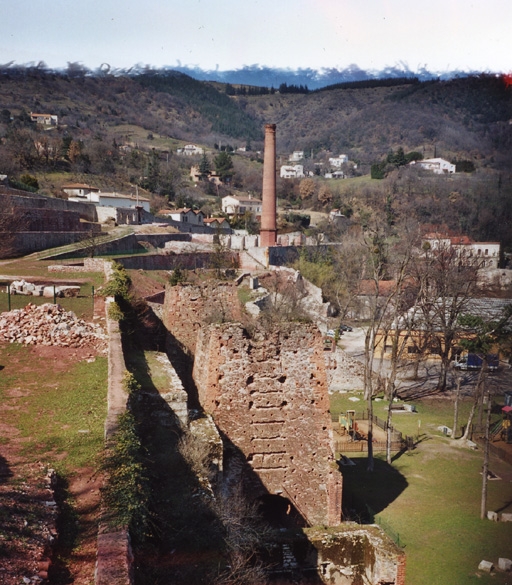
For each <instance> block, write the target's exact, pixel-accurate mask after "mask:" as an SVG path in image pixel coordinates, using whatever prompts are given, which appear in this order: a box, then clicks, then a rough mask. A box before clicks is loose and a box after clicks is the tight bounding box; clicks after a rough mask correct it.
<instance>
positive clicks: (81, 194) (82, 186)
mask: <svg viewBox="0 0 512 585" xmlns="http://www.w3.org/2000/svg"><path fill="white" fill-rule="evenodd" d="M62 190H63V191H64V193H66V195H67V196H68V199H70V198H71V197H78V198H79V199H80V201H85V200H86V201H90V200H91V199H90V197H91V194H92V193H99V191H100V190H99V189H98V188H97V187H93V186H91V185H87V183H68V184H67V185H63V187H62ZM70 200H71V201H75V199H70Z"/></svg>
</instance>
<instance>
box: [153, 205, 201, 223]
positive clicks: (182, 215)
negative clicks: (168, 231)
mask: <svg viewBox="0 0 512 585" xmlns="http://www.w3.org/2000/svg"><path fill="white" fill-rule="evenodd" d="M158 215H160V216H164V217H167V218H168V219H172V220H173V221H179V222H180V223H187V224H189V225H199V226H203V225H205V224H204V221H205V216H204V213H203V212H202V211H201V210H200V209H191V208H190V207H183V208H181V209H162V210H161V211H159V212H158Z"/></svg>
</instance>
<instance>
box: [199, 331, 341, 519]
mask: <svg viewBox="0 0 512 585" xmlns="http://www.w3.org/2000/svg"><path fill="white" fill-rule="evenodd" d="M194 364H195V365H194V381H195V383H196V385H197V387H198V392H199V399H200V402H201V404H202V406H203V408H204V409H205V410H206V411H207V412H209V413H211V414H212V415H213V417H214V420H215V422H216V424H217V425H218V426H219V428H220V429H221V430H222V432H223V433H225V434H226V435H227V437H228V438H229V439H230V440H231V441H232V442H233V443H234V444H235V445H236V446H237V447H238V448H239V449H240V450H241V451H242V452H243V454H244V455H245V457H246V460H247V462H248V463H249V465H250V466H251V467H252V469H253V470H254V471H255V472H256V473H257V475H258V476H259V478H260V479H261V481H262V483H263V485H264V486H265V488H266V489H267V490H268V492H270V493H272V494H276V493H277V494H281V495H282V496H284V497H287V498H288V499H290V501H291V502H292V503H293V504H294V505H295V507H296V508H297V510H298V511H299V512H300V513H301V514H302V515H303V516H304V517H305V519H306V520H307V521H308V523H310V524H311V525H320V524H323V525H336V524H339V522H340V521H341V491H342V478H341V474H340V473H339V471H338V470H337V468H336V467H335V463H334V458H333V452H332V447H331V431H330V416H329V400H328V393H327V378H326V369H325V360H324V355H323V345H322V338H321V335H320V333H319V332H318V330H317V328H316V327H315V326H313V325H307V324H298V323H293V324H288V325H287V324H284V325H283V324H280V326H279V328H276V329H275V330H273V331H271V332H267V334H265V335H264V336H262V337H261V338H259V339H249V338H248V337H247V336H246V334H245V333H244V330H243V328H242V326H241V325H239V324H223V325H210V326H209V327H204V328H202V329H201V330H200V331H199V334H198V341H197V347H196V352H195V361H194Z"/></svg>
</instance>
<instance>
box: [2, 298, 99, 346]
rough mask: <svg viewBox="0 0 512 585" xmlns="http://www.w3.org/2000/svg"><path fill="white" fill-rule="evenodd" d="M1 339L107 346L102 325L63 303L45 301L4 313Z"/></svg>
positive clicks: (37, 342) (14, 341) (35, 343)
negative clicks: (79, 317) (82, 316)
mask: <svg viewBox="0 0 512 585" xmlns="http://www.w3.org/2000/svg"><path fill="white" fill-rule="evenodd" d="M0 341H8V342H10V343H23V344H26V345H56V346H60V347H91V346H93V347H95V348H97V349H99V350H103V349H104V348H105V346H106V335H105V334H104V333H103V330H102V328H101V327H100V326H99V325H96V324H93V323H87V322H86V321H84V320H83V319H78V318H77V316H76V315H75V314H74V313H73V312H72V311H65V310H64V309H63V308H62V307H61V306H60V305H52V304H50V303H45V304H44V305H40V306H36V305H32V304H29V305H27V306H26V307H25V308H23V309H15V310H13V311H9V312H6V313H1V314H0Z"/></svg>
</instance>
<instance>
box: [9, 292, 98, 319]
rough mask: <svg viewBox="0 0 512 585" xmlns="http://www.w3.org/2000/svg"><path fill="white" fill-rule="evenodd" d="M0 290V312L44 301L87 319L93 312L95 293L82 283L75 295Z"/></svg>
mask: <svg viewBox="0 0 512 585" xmlns="http://www.w3.org/2000/svg"><path fill="white" fill-rule="evenodd" d="M1 288H2V289H3V290H1V291H0V313H3V312H6V311H11V310H14V309H23V308H24V307H26V306H27V305H29V304H32V305H43V304H45V303H51V304H55V303H56V304H58V305H60V306H61V307H62V308H63V309H65V310H66V311H73V312H74V313H75V314H76V316H77V317H79V318H85V319H89V318H92V316H93V314H94V301H95V296H96V295H95V293H94V286H91V285H82V286H81V288H80V293H79V295H78V296H76V297H53V296H52V297H40V296H33V295H20V294H16V295H15V294H12V293H11V294H8V293H7V292H6V287H4V286H2V287H1Z"/></svg>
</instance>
